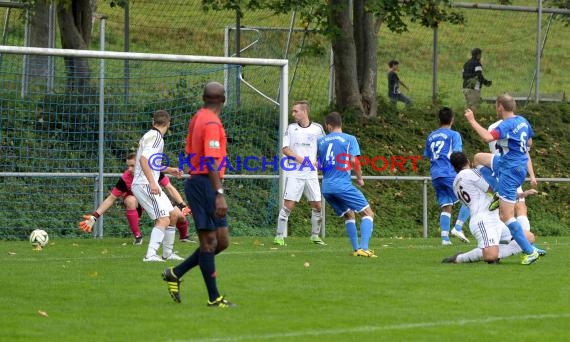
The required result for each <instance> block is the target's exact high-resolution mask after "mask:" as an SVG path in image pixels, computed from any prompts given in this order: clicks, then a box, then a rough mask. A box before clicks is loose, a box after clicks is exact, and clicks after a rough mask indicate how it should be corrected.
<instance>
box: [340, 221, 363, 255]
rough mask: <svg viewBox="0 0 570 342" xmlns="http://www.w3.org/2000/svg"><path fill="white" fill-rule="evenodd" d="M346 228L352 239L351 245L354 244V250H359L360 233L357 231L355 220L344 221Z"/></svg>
mask: <svg viewBox="0 0 570 342" xmlns="http://www.w3.org/2000/svg"><path fill="white" fill-rule="evenodd" d="M344 226H345V228H346V234H347V235H348V238H349V239H350V243H351V244H352V250H357V249H359V248H360V247H359V246H358V232H357V231H356V223H355V222H354V220H346V221H344Z"/></svg>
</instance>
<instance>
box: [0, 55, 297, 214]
mask: <svg viewBox="0 0 570 342" xmlns="http://www.w3.org/2000/svg"><path fill="white" fill-rule="evenodd" d="M3 54H12V55H21V56H26V55H41V56H58V57H75V58H90V59H100V60H101V66H102V67H101V70H100V75H99V78H98V82H99V94H98V96H99V132H98V133H99V149H100V151H102V149H103V137H104V115H105V101H104V96H105V94H104V82H105V74H104V60H106V59H115V60H139V61H158V62H175V63H177V62H178V63H204V64H222V65H226V68H227V67H229V66H230V65H240V66H243V65H257V66H274V67H278V68H279V69H280V79H279V97H278V101H279V102H278V103H276V104H277V105H278V106H279V138H278V139H277V140H278V141H279V151H280V150H281V147H282V146H281V145H282V139H281V137H282V136H283V134H284V132H285V129H286V128H287V125H288V107H289V105H288V95H289V62H288V60H287V59H268V58H241V57H218V56H193V55H175V54H155V53H136V52H116V51H95V50H71V49H53V48H37V47H19V46H5V45H0V56H1V55H3ZM99 155H100V156H101V158H103V157H102V156H103V154H102V153H99ZM103 167H104V163H103V161H102V160H100V162H99V170H98V186H97V188H98V199H99V203H100V202H101V201H102V200H103V188H104V183H103V182H104V177H105V174H104V172H103V171H104V170H103ZM78 175H79V174H78ZM235 177H239V176H237V175H236V176H235ZM284 184H285V178H284V173H283V170H282V169H281V168H279V196H281V195H282V194H283V190H284ZM280 201H281V199H280Z"/></svg>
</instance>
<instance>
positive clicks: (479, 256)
mask: <svg viewBox="0 0 570 342" xmlns="http://www.w3.org/2000/svg"><path fill="white" fill-rule="evenodd" d="M481 260H483V250H482V249H481V248H474V249H472V250H470V251H469V252H465V253H462V254H459V255H458V256H457V258H456V259H455V262H456V263H467V262H477V261H481Z"/></svg>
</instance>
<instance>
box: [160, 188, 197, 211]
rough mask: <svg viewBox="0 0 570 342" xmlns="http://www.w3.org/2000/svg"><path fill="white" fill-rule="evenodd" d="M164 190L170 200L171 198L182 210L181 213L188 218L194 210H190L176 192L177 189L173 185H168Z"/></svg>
mask: <svg viewBox="0 0 570 342" xmlns="http://www.w3.org/2000/svg"><path fill="white" fill-rule="evenodd" d="M162 189H163V190H164V192H166V195H167V196H168V198H170V199H171V200H173V201H174V203H176V206H177V207H178V208H179V209H180V211H182V214H183V215H185V216H186V215H189V214H191V213H192V210H190V208H189V207H188V206H187V205H186V203H184V200H183V199H182V196H181V195H180V192H178V190H176V188H175V187H174V186H173V185H172V183H168V184H167V185H165V186H164V187H163V188H162Z"/></svg>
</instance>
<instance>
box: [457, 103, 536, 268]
mask: <svg viewBox="0 0 570 342" xmlns="http://www.w3.org/2000/svg"><path fill="white" fill-rule="evenodd" d="M495 108H496V111H497V116H498V117H499V118H500V119H503V122H501V123H500V124H499V125H498V126H497V127H496V128H495V129H493V130H492V131H491V132H489V131H487V129H485V128H484V127H482V126H481V125H480V124H479V123H478V122H477V120H476V119H475V115H474V114H473V111H471V109H466V110H465V118H466V119H467V121H468V122H469V124H470V125H471V127H473V129H474V130H475V132H477V134H478V135H479V136H480V137H481V138H482V139H483V140H484V141H485V142H487V143H489V142H491V141H493V140H497V145H498V146H499V151H500V154H494V155H493V154H491V153H477V154H476V155H475V161H474V163H475V165H484V166H487V167H489V168H491V169H492V170H493V171H494V172H495V173H497V175H498V178H499V181H498V185H497V186H496V187H495V186H494V185H493V184H491V186H492V187H493V188H494V190H496V191H497V193H498V197H499V216H500V217H501V221H503V222H504V223H505V224H506V225H507V227H508V228H509V230H510V232H511V235H512V236H513V238H514V239H515V240H516V241H517V243H518V244H519V246H520V247H521V248H522V250H523V255H522V256H521V264H523V265H529V264H532V263H533V262H535V261H536V260H538V258H539V257H540V255H539V253H538V252H537V251H536V250H535V248H534V247H533V246H532V245H531V244H530V243H529V242H528V240H527V239H526V237H525V235H524V233H523V229H522V227H521V224H520V223H519V222H518V221H517V220H516V219H515V203H516V199H517V188H518V187H519V186H521V185H522V183H523V182H524V180H525V178H526V174H527V163H528V148H529V147H530V146H531V145H532V136H533V135H534V132H533V130H532V127H531V125H530V123H529V122H528V121H527V120H526V119H525V118H523V117H522V116H519V115H515V113H514V111H515V110H516V102H515V100H514V99H513V97H512V96H510V95H508V94H504V95H501V96H499V97H498V98H497V101H496V103H495Z"/></svg>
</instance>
